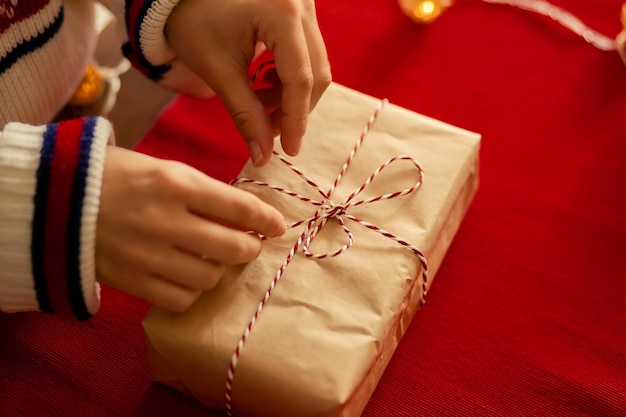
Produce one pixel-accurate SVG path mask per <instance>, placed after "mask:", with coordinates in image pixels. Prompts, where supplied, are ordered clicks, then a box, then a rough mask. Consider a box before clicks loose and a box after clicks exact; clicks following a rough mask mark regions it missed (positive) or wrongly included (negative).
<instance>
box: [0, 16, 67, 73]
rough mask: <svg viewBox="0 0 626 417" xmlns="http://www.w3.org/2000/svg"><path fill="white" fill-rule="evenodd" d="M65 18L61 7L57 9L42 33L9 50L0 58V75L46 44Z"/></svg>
mask: <svg viewBox="0 0 626 417" xmlns="http://www.w3.org/2000/svg"><path fill="white" fill-rule="evenodd" d="M64 18H65V13H64V9H63V6H61V8H59V12H58V13H57V15H56V16H55V17H54V20H53V21H52V22H51V23H50V25H49V26H48V27H46V28H44V30H43V32H41V33H37V34H36V35H34V36H33V37H31V38H30V39H27V40H23V41H21V42H19V43H18V44H17V45H16V46H15V48H13V49H11V50H10V51H8V52H7V54H6V56H5V57H4V58H0V75H2V74H3V73H4V72H5V71H7V70H8V69H9V68H11V67H12V66H13V65H15V63H16V62H17V61H19V59H20V58H22V57H24V56H26V55H28V54H30V53H31V52H33V51H35V50H37V49H39V48H41V47H42V46H44V45H45V44H46V43H48V42H49V41H50V39H52V38H53V37H54V36H55V35H56V34H57V32H58V31H59V29H60V28H61V26H62V25H63V20H64Z"/></svg>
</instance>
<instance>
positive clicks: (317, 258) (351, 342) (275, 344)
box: [143, 84, 480, 417]
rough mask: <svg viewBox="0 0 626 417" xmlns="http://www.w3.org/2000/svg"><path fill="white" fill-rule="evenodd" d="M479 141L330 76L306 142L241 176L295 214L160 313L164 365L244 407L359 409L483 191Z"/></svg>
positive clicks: (154, 315) (245, 411)
mask: <svg viewBox="0 0 626 417" xmlns="http://www.w3.org/2000/svg"><path fill="white" fill-rule="evenodd" d="M381 107H382V108H381ZM479 144H480V136H479V135H478V134H475V133H472V132H469V131H466V130H463V129H460V128H457V127H454V126H451V125H448V124H445V123H443V122H440V121H437V120H434V119H432V118H428V117H426V116H423V115H420V114H417V113H414V112H411V111H409V110H406V109H403V108H401V107H398V106H396V105H393V104H386V105H385V102H384V101H381V100H379V99H376V98H373V97H370V96H367V95H364V94H362V93H359V92H357V91H354V90H351V89H348V88H346V87H343V86H341V85H338V84H332V85H331V86H330V87H329V89H328V90H327V92H326V93H325V95H324V96H323V97H322V99H321V101H320V102H319V104H318V106H317V107H316V109H315V110H314V111H313V112H312V114H311V116H310V121H309V127H308V131H307V134H306V136H305V138H304V141H303V145H302V148H301V152H300V156H298V157H293V158H292V157H285V156H284V155H283V154H281V151H280V146H279V145H277V146H276V148H275V153H276V155H275V156H274V157H273V158H272V160H271V161H270V162H269V163H268V165H266V166H265V167H263V168H255V167H254V166H253V165H251V164H248V165H246V166H245V167H244V169H243V171H242V173H241V175H240V180H239V181H236V182H235V186H238V187H242V188H245V189H246V190H249V191H250V192H253V193H255V194H257V195H258V196H259V197H260V198H262V199H263V200H265V201H267V202H269V203H270V204H272V205H273V206H275V207H276V208H277V209H278V210H280V211H281V212H282V213H283V214H284V216H285V218H286V220H287V221H288V222H289V223H291V224H292V226H293V227H291V228H290V229H289V230H288V231H287V233H286V234H285V235H283V236H281V237H279V238H272V239H266V240H264V241H263V245H264V247H263V251H262V253H261V255H260V256H259V257H258V258H257V259H256V260H254V261H253V262H250V263H248V264H246V265H239V266H235V267H229V268H228V269H227V271H226V273H225V275H224V277H223V278H222V280H221V281H220V283H219V284H218V285H217V287H216V288H215V289H213V290H211V291H207V292H205V293H204V294H203V295H202V296H201V297H200V299H199V300H198V301H197V302H196V303H195V304H194V305H193V306H192V307H191V308H190V309H189V310H188V311H187V312H185V313H183V314H175V313H171V312H168V311H165V310H162V309H159V308H153V309H152V310H151V311H150V312H149V314H148V315H147V316H146V317H145V319H144V321H143V326H144V330H145V334H146V339H147V345H148V357H149V364H150V369H151V374H152V377H153V379H154V380H155V381H159V382H162V383H164V384H167V385H169V386H172V387H174V388H176V389H178V390H181V391H183V392H185V393H188V394H190V395H193V396H195V397H196V398H197V399H198V400H199V401H200V402H202V403H203V404H205V405H206V406H208V407H210V408H214V409H221V410H226V411H227V412H228V413H232V414H234V415H237V416H273V417H276V416H290V417H297V416H316V417H321V416H357V415H359V414H360V413H361V412H362V410H363V408H364V407H365V405H366V404H367V401H368V399H369V397H370V395H371V394H372V392H373V390H374V388H375V386H376V384H377V382H378V380H379V379H380V376H381V375H382V373H383V370H384V369H385V366H386V365H387V363H388V362H389V360H390V358H391V356H392V354H393V352H394V350H395V348H396V346H397V344H398V343H399V341H400V339H401V337H402V335H403V334H404V332H405V330H406V329H407V327H408V325H409V323H410V321H411V320H412V318H413V316H414V314H415V312H416V311H417V310H418V309H419V308H420V306H421V305H422V304H423V301H424V299H427V296H426V293H427V290H428V289H429V288H430V285H431V284H432V282H433V278H434V276H435V274H436V272H437V269H438V267H439V265H440V264H441V262H442V260H443V258H444V255H445V253H446V251H447V249H448V247H449V245H450V243H451V241H452V239H453V237H454V235H455V233H456V231H457V230H458V228H459V226H460V224H461V221H462V219H463V217H464V214H465V212H466V210H467V208H468V206H469V204H470V202H471V200H472V198H473V196H474V194H475V192H476V189H477V186H478V159H479V158H478V157H479Z"/></svg>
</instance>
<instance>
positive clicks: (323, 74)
mask: <svg viewBox="0 0 626 417" xmlns="http://www.w3.org/2000/svg"><path fill="white" fill-rule="evenodd" d="M332 82H333V76H332V73H331V71H330V65H328V64H326V65H324V67H323V68H322V70H321V71H320V74H319V76H318V77H316V78H315V83H316V88H317V90H318V91H319V92H320V94H321V93H323V92H324V91H325V90H326V89H327V88H328V86H329V85H330V84H331V83H332Z"/></svg>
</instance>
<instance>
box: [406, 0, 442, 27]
mask: <svg viewBox="0 0 626 417" xmlns="http://www.w3.org/2000/svg"><path fill="white" fill-rule="evenodd" d="M398 3H399V4H400V7H401V8H402V11H403V12H404V14H405V15H407V16H408V17H410V18H411V19H413V20H414V21H415V22H417V23H422V24H426V23H431V22H432V21H434V20H435V19H437V18H438V17H439V15H440V14H441V12H442V11H443V9H444V6H445V4H444V3H446V4H447V2H446V1H445V0H398Z"/></svg>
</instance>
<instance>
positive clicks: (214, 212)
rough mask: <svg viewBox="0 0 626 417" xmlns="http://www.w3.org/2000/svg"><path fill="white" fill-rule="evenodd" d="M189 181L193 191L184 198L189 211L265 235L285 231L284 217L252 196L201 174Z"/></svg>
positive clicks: (275, 234) (280, 233) (277, 234)
mask: <svg viewBox="0 0 626 417" xmlns="http://www.w3.org/2000/svg"><path fill="white" fill-rule="evenodd" d="M192 181H193V183H192V184H189V185H190V186H191V190H192V192H190V193H189V196H188V197H187V198H188V200H187V204H188V209H189V210H190V211H191V212H193V213H199V214H200V215H202V216H203V217H206V218H208V219H212V220H215V221H216V222H218V223H222V224H226V225H230V226H232V227H234V228H237V229H239V230H252V231H254V232H257V233H260V234H263V235H266V236H279V235H282V234H283V233H285V230H286V225H285V219H284V218H283V216H282V215H281V214H280V213H279V212H278V211H277V210H276V209H275V208H273V207H272V206H270V205H269V204H267V203H265V202H263V201H262V200H261V199H259V198H258V197H256V196H255V195H253V194H251V193H249V192H247V191H244V190H241V189H238V188H236V187H233V186H232V185H228V184H225V183H222V182H220V181H217V180H215V179H213V178H210V177H207V176H205V175H203V174H201V173H198V175H197V176H195V179H194V180H192Z"/></svg>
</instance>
